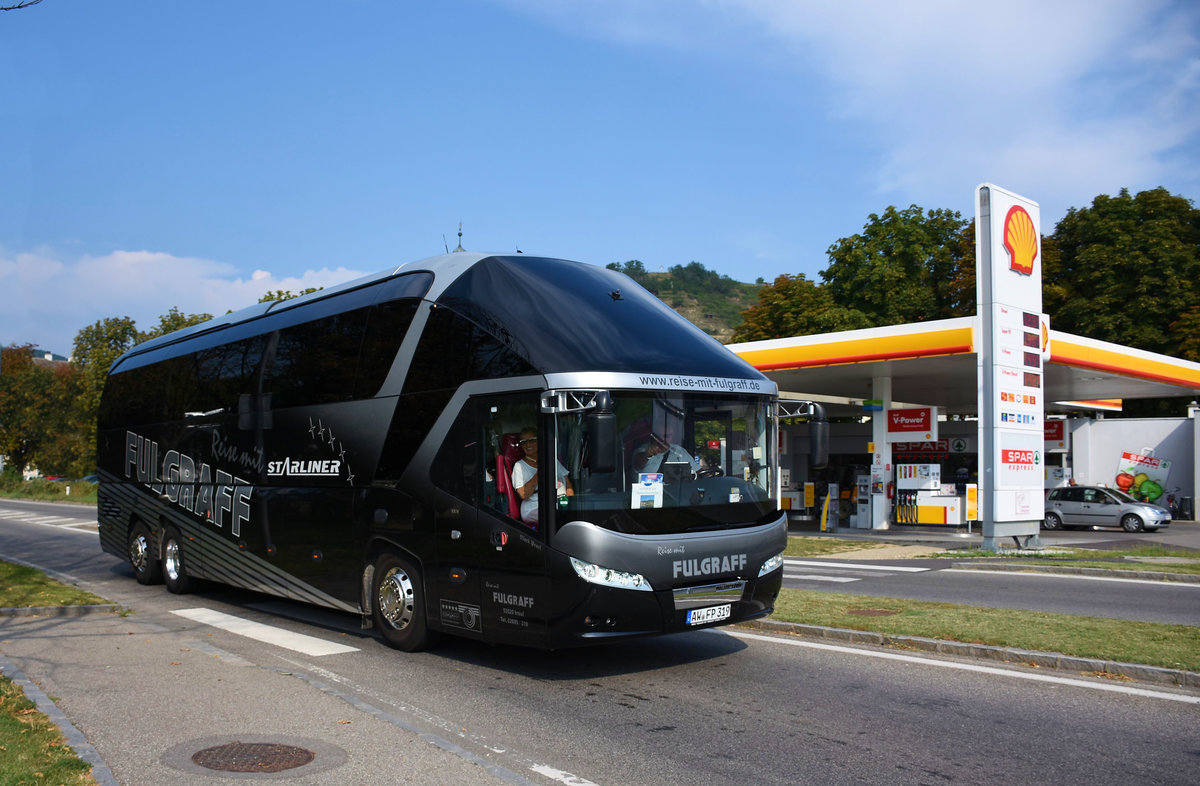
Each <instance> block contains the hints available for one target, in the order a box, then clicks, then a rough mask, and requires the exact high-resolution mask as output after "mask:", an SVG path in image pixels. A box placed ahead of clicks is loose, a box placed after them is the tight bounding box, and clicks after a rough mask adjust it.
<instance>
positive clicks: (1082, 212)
mask: <svg viewBox="0 0 1200 786" xmlns="http://www.w3.org/2000/svg"><path fill="white" fill-rule="evenodd" d="M1054 242H1055V245H1056V247H1057V250H1058V253H1059V256H1060V259H1059V261H1058V264H1057V269H1056V270H1055V271H1054V272H1053V276H1052V278H1053V282H1052V283H1051V284H1049V285H1048V286H1047V287H1046V288H1045V296H1044V303H1045V305H1044V308H1045V309H1046V311H1047V313H1049V314H1051V315H1052V318H1053V320H1054V327H1055V328H1057V329H1060V330H1065V331H1068V332H1071V333H1077V334H1079V335H1083V336H1088V337H1091V338H1096V339H1100V340H1102V341H1112V342H1115V343H1120V344H1126V345H1129V346H1133V347H1137V348H1139V349H1145V350H1149V351H1151V352H1162V353H1164V354H1168V355H1182V354H1183V353H1184V352H1185V351H1187V350H1188V349H1189V348H1191V347H1192V343H1191V338H1192V336H1194V335H1195V334H1194V332H1190V331H1191V330H1193V329H1194V328H1195V326H1196V321H1195V317H1194V316H1189V314H1188V311H1189V310H1190V309H1191V308H1192V306H1193V304H1195V303H1196V302H1197V296H1198V295H1200V210H1197V209H1196V208H1195V207H1194V206H1193V205H1192V203H1191V201H1190V200H1188V199H1185V198H1183V197H1181V196H1175V195H1172V194H1171V193H1170V192H1168V191H1167V190H1166V189H1164V188H1156V189H1152V190H1149V191H1142V192H1140V193H1138V194H1137V195H1136V196H1130V194H1129V191H1128V190H1127V189H1121V191H1120V193H1119V194H1117V196H1115V197H1111V196H1107V195H1101V196H1098V197H1096V198H1095V199H1094V200H1093V201H1092V205H1091V207H1085V208H1078V209H1076V208H1072V209H1071V210H1069V211H1067V214H1066V216H1064V217H1063V219H1062V220H1061V221H1059V222H1058V224H1057V226H1056V227H1055V230H1054ZM1048 267H1049V260H1047V264H1046V265H1045V266H1044V267H1043V271H1044V272H1045V271H1046V269H1047V268H1048ZM1047 278H1050V277H1049V276H1048V277H1047Z"/></svg>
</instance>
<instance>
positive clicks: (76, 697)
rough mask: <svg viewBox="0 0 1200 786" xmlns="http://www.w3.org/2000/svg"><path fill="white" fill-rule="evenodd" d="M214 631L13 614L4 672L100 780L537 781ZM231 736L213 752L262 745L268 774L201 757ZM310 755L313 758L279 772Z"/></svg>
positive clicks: (2, 645)
mask: <svg viewBox="0 0 1200 786" xmlns="http://www.w3.org/2000/svg"><path fill="white" fill-rule="evenodd" d="M206 637H207V634H206V633H205V632H204V630H203V629H202V626H200V625H197V624H196V623H192V622H190V621H189V620H186V619H183V618H178V619H174V620H169V619H162V618H157V619H156V618H155V617H154V615H145V616H144V615H141V614H139V615H137V616H129V617H122V616H120V615H118V614H115V613H112V612H111V611H100V612H98V613H94V614H88V615H83V616H58V615H55V616H41V617H37V616H5V617H0V670H2V671H3V672H4V674H5V676H7V677H9V678H10V679H13V680H14V681H15V682H18V683H19V684H22V687H25V688H26V689H27V695H29V694H32V695H29V697H30V699H31V700H34V701H35V702H37V703H39V705H40V706H39V709H41V710H42V711H43V712H44V713H46V714H47V715H50V716H51V718H52V719H54V720H55V721H56V722H58V723H59V725H60V727H62V728H63V730H64V733H65V735H66V736H67V737H68V740H69V742H70V744H71V745H72V747H73V748H75V750H76V752H77V753H78V754H79V755H80V757H81V758H84V760H85V761H88V762H89V763H91V764H92V765H93V772H94V775H95V776H96V778H97V782H98V783H100V784H102V786H108V784H117V783H120V784H152V783H174V784H205V785H206V786H212V784H223V783H227V784H236V783H244V782H245V780H246V778H251V779H255V780H263V779H286V780H288V781H290V782H292V783H296V784H320V783H329V782H331V780H334V779H336V780H337V781H339V782H346V783H379V782H381V781H386V782H388V783H413V784H417V783H430V782H433V781H439V782H445V783H469V784H484V783H488V784H491V783H496V782H497V781H503V782H507V783H525V784H528V783H531V781H529V780H528V779H526V778H524V777H523V776H521V775H520V774H518V773H515V772H512V771H510V770H507V769H504V768H502V767H499V766H495V765H493V764H492V763H491V762H489V761H486V760H484V759H482V758H480V757H478V756H476V755H475V754H472V753H470V752H468V751H466V750H464V749H462V748H461V747H459V746H458V745H456V744H455V743H453V742H452V741H450V740H448V739H445V738H443V737H441V736H438V735H437V734H436V733H430V732H429V731H427V730H423V729H418V728H416V727H414V726H413V725H412V724H410V723H409V722H407V721H405V720H404V719H402V718H399V717H396V716H394V715H390V714H388V713H386V712H384V711H383V710H381V709H379V708H376V707H373V706H371V705H368V704H365V703H363V702H362V701H361V700H358V699H355V698H353V697H351V696H349V695H348V694H347V693H344V692H342V691H340V690H338V689H337V687H336V686H332V685H327V684H324V683H322V682H320V681H318V680H316V679H315V678H313V677H311V676H308V675H304V674H300V673H299V672H294V673H293V672H287V671H282V670H279V669H273V668H266V667H263V666H259V665H256V664H254V663H251V662H249V661H247V660H244V659H242V658H240V657H238V656H236V655H233V654H232V653H229V652H225V651H222V650H220V649H217V648H215V647H213V646H211V645H210V644H208V643H207V642H206V641H205V638H206ZM339 657H345V656H341V655H331V656H328V657H327V658H325V659H324V660H328V661H329V662H330V663H331V664H335V663H336V660H337V658H339ZM26 681H28V682H26ZM30 682H31V683H33V685H32V690H30V687H31V686H30V685H29V684H28V683H30ZM39 694H40V698H42V699H43V700H44V701H38V699H39ZM47 697H53V703H51V702H50V699H49V698H47ZM55 705H57V707H56V706H55ZM68 718H69V719H70V720H67V719H68ZM230 743H241V745H239V746H235V747H233V748H224V749H218V750H216V751H215V753H222V754H226V761H227V762H229V761H231V760H232V759H233V758H234V757H235V755H236V754H239V753H255V755H256V756H258V757H260V758H261V759H262V760H263V761H264V762H267V763H268V766H267V768H266V769H265V770H264V769H262V768H260V769H258V770H257V771H254V772H251V773H238V772H229V771H222V770H214V769H211V768H207V767H202V766H200V765H199V764H197V763H195V762H194V761H193V759H192V757H193V755H195V754H197V753H198V752H200V751H202V750H207V749H213V748H216V747H217V746H224V745H229V744H230ZM252 744H258V746H257V747H253V748H252V747H251V746H252ZM309 755H311V756H312V760H311V762H310V763H307V764H303V765H302V766H298V767H289V768H286V769H280V770H279V771H278V772H271V771H270V770H271V768H272V767H276V766H279V765H286V764H289V763H294V762H295V761H298V760H299V759H298V758H297V757H301V758H303V757H308V756H309ZM224 766H229V764H228V763H227V764H225V765H224Z"/></svg>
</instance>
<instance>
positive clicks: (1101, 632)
mask: <svg viewBox="0 0 1200 786" xmlns="http://www.w3.org/2000/svg"><path fill="white" fill-rule="evenodd" d="M868 615H870V616H868ZM772 619H776V620H782V621H785V622H796V623H802V624H805V625H822V626H826V627H831V628H848V629H851V630H863V631H873V632H876V633H890V634H896V635H901V636H924V637H927V638H932V639H945V640H948V641H961V642H968V643H972V644H991V645H994V646H1000V647H1015V648H1017V649H1026V650H1038V651H1042V652H1058V653H1062V654H1064V655H1073V656H1076V657H1083V658H1102V659H1104V660H1112V661H1120V662H1123V663H1141V664H1144V665H1148V666H1158V667H1161V668H1168V669H1184V670H1186V671H1200V628H1197V627H1192V626H1190V625H1164V624H1160V623H1154V622H1133V621H1129V620H1115V619H1107V618H1104V617H1077V616H1073V615H1070V614H1054V613H1050V612H1042V611H1021V610H1014V609H992V608H985V607H980V606H960V605H956V604H953V603H930V602H927V601H916V600H904V599H900V598H875V597H868V596H862V595H844V594H838V593H826V592H817V591H812V590H793V589H784V590H783V591H782V592H781V593H780V595H779V600H778V601H777V602H776V604H775V613H774V614H773V615H772Z"/></svg>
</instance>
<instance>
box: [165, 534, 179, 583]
mask: <svg viewBox="0 0 1200 786" xmlns="http://www.w3.org/2000/svg"><path fill="white" fill-rule="evenodd" d="M182 566H183V557H182V555H180V553H179V544H178V543H177V542H175V539H174V538H171V539H170V540H168V541H167V547H166V548H165V549H163V570H164V571H165V572H166V574H167V576H168V577H170V579H171V581H178V580H179V576H180V574H181V573H182V572H183V571H182Z"/></svg>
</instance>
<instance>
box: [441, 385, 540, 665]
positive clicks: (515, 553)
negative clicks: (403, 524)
mask: <svg viewBox="0 0 1200 786" xmlns="http://www.w3.org/2000/svg"><path fill="white" fill-rule="evenodd" d="M536 418H537V396H536V394H535V393H522V394H515V395H514V394H503V395H498V396H483V397H477V398H473V399H471V400H470V401H468V403H467V405H466V406H465V407H464V408H463V411H462V412H461V413H460V415H459V417H458V419H457V420H456V422H455V424H454V425H453V426H452V427H451V429H450V432H449V433H448V434H447V436H446V438H445V440H444V441H443V443H442V447H441V449H440V450H439V452H438V455H437V458H436V459H435V461H434V464H433V466H432V467H431V475H432V479H433V482H434V485H435V486H436V487H437V488H438V490H439V494H438V496H439V503H438V506H437V507H438V512H437V513H436V514H435V515H436V523H435V530H436V532H435V544H436V546H435V564H434V566H433V569H432V576H431V578H432V581H431V584H432V585H433V592H434V594H435V597H434V598H433V601H434V604H433V607H434V609H435V611H436V614H437V619H438V621H439V622H440V623H441V625H442V627H444V628H447V629H450V630H452V631H453V632H455V633H459V634H465V635H468V636H471V635H475V636H484V635H486V636H487V637H488V638H489V639H490V640H505V639H508V640H521V641H527V640H528V639H529V637H530V633H531V632H534V631H540V629H541V627H544V623H542V624H539V623H538V620H537V617H536V616H535V615H536V612H537V608H536V607H537V605H538V604H537V599H538V597H542V596H544V592H543V590H542V588H543V587H544V586H545V584H546V579H545V557H544V554H543V550H544V545H543V540H542V538H541V536H540V534H539V533H538V530H537V526H536V524H534V523H530V522H529V521H527V520H525V519H523V518H522V516H521V504H520V500H519V499H518V498H517V496H516V493H515V490H514V489H513V488H512V473H513V471H514V465H515V464H516V463H517V462H519V460H520V459H521V458H522V457H523V455H524V450H525V449H530V450H533V449H534V448H533V445H532V443H531V442H528V441H527V442H525V444H524V445H521V444H520V438H521V433H522V430H525V431H527V432H528V431H529V430H530V429H534V430H536V426H534V425H532V424H536V423H537V419H536ZM526 439H527V440H528V439H530V436H529V435H528V434H526ZM518 472H519V470H518ZM443 492H444V493H443ZM528 508H529V506H526V512H527V513H528Z"/></svg>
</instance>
